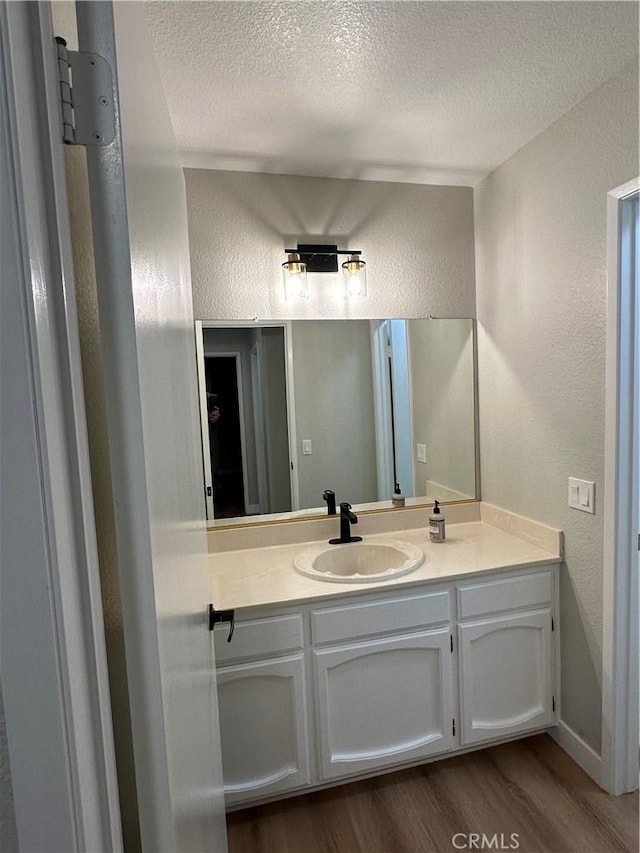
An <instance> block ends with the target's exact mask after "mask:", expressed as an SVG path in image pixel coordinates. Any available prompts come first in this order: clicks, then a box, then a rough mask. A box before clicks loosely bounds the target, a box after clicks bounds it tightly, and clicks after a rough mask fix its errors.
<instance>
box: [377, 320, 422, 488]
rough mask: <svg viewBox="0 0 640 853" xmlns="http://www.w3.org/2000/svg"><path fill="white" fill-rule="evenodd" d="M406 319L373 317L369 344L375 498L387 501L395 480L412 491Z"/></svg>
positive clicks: (401, 486) (409, 389)
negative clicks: (373, 414)
mask: <svg viewBox="0 0 640 853" xmlns="http://www.w3.org/2000/svg"><path fill="white" fill-rule="evenodd" d="M406 326H407V324H406V321H405V320H401V319H390V320H372V321H371V346H372V358H373V383H374V398H375V422H376V458H377V469H378V500H381V501H388V500H389V499H390V498H391V495H392V494H393V490H394V485H395V483H399V485H400V488H401V490H402V492H403V494H404V495H405V497H412V496H413V494H414V477H413V464H412V456H411V452H412V451H411V448H412V441H413V440H412V424H411V388H410V382H409V363H408V347H407V328H406Z"/></svg>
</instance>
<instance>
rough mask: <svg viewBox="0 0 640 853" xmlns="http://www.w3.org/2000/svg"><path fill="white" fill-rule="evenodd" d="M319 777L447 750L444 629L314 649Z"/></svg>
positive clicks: (449, 744)
mask: <svg viewBox="0 0 640 853" xmlns="http://www.w3.org/2000/svg"><path fill="white" fill-rule="evenodd" d="M313 657H314V666H315V678H316V688H317V691H316V695H317V717H318V727H319V735H320V738H319V740H320V755H321V762H320V763H321V772H322V778H323V779H334V778H336V777H339V776H344V775H348V774H350V773H358V772H366V771H369V770H373V769H376V768H378V767H387V766H389V765H393V764H400V763H402V762H404V761H410V760H412V759H416V758H420V757H422V756H425V755H430V754H433V753H438V752H445V751H446V750H448V749H451V747H452V743H453V735H452V722H453V721H452V716H453V715H452V707H453V698H452V695H453V691H452V677H451V648H450V637H449V630H448V629H443V630H439V631H430V632H423V633H420V634H413V635H411V636H403V637H396V638H394V639H391V640H388V639H381V640H373V641H369V642H366V643H357V644H355V643H354V644H350V645H345V646H340V647H339V648H332V649H326V650H321V651H315V652H314V654H313Z"/></svg>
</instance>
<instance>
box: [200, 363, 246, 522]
mask: <svg viewBox="0 0 640 853" xmlns="http://www.w3.org/2000/svg"><path fill="white" fill-rule="evenodd" d="M239 362H240V354H239V353H229V354H220V355H209V356H205V383H206V389H207V414H208V430H209V455H210V459H211V481H212V483H213V506H214V513H215V517H216V518H233V517H234V516H241V515H245V514H246V499H245V495H246V494H247V487H246V486H247V484H246V466H245V465H244V464H243V463H244V459H245V455H246V454H245V444H246V439H245V436H244V430H243V429H242V421H241V418H240V408H241V399H242V396H243V395H242V384H241V383H242V379H241V374H240V371H239Z"/></svg>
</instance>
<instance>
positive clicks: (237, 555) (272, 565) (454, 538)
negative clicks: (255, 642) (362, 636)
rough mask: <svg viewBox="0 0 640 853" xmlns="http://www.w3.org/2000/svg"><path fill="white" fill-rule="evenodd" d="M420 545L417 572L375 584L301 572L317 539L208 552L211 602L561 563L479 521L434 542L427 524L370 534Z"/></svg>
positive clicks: (286, 599)
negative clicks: (303, 557) (300, 558)
mask: <svg viewBox="0 0 640 853" xmlns="http://www.w3.org/2000/svg"><path fill="white" fill-rule="evenodd" d="M366 539H367V541H369V540H376V541H384V540H385V539H400V540H403V541H405V542H410V543H412V544H414V545H419V546H420V547H421V548H422V550H423V551H424V553H425V561H424V563H423V564H422V565H421V566H419V567H418V568H417V569H416V570H415V571H413V572H411V573H409V574H407V575H402V576H400V577H396V578H391V579H390V580H385V581H377V582H372V583H327V582H326V581H321V580H315V579H313V578H310V577H306V576H304V575H301V574H299V573H298V572H297V571H296V570H295V569H294V567H293V560H294V558H295V556H296V555H297V554H298V553H299V552H300V551H303V550H305V549H306V548H308V547H310V546H312V545H316V544H319V543H317V542H307V543H303V544H300V543H297V544H294V545H276V546H271V547H266V548H264V547H263V548H248V549H245V550H236V551H223V552H220V553H216V554H210V555H209V566H210V569H211V578H212V583H213V603H214V606H215V607H216V609H218V610H227V609H240V608H246V607H260V606H265V605H287V604H299V603H302V602H305V601H312V600H313V599H316V598H339V597H343V596H347V595H361V594H362V593H363V592H368V591H369V590H372V589H390V588H392V587H393V588H397V587H406V586H411V585H413V584H418V583H428V582H434V581H448V580H452V579H456V578H459V577H462V576H465V575H471V574H477V573H483V572H490V571H496V570H498V569H505V568H522V567H525V566H535V565H540V564H544V563H559V562H560V561H561V557H560V556H558V554H553V553H551V552H550V551H545V550H543V549H542V548H540V547H538V546H537V545H534V544H531V543H530V542H527V541H526V540H524V539H521V538H519V537H518V536H514V535H513V534H511V533H506V532H505V531H503V530H500V529H498V528H497V527H492V526H491V525H489V524H485V523H483V522H481V521H476V522H471V523H466V524H450V525H448V526H447V538H446V540H445V541H444V542H442V543H431V542H430V541H429V534H428V532H427V531H426V530H425V528H424V527H421V528H419V529H415V530H400V531H397V532H395V533H394V532H390V533H384V534H379V535H372V536H367V537H366Z"/></svg>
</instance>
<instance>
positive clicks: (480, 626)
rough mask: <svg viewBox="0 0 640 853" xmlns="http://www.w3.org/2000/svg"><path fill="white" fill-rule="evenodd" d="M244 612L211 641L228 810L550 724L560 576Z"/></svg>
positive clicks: (542, 571)
mask: <svg viewBox="0 0 640 853" xmlns="http://www.w3.org/2000/svg"><path fill="white" fill-rule="evenodd" d="M327 593H328V594H327V597H326V598H323V599H315V600H314V601H313V602H311V603H307V604H298V605H292V606H290V607H281V608H266V607H264V608H262V607H261V608H254V609H252V610H251V611H240V612H236V628H235V635H234V637H233V641H232V642H231V643H227V642H226V638H227V633H228V628H227V627H226V626H218V627H217V628H216V631H215V633H214V638H215V647H216V660H217V667H218V672H217V678H218V694H219V704H220V727H221V736H222V756H223V771H224V781H225V794H226V798H227V805H228V806H238V805H246V804H249V803H259V802H264V801H266V800H269V799H274V798H275V797H277V796H278V795H279V794H283V793H285V792H295V791H297V792H303V791H304V790H308V789H310V788H314V787H318V786H322V785H327V784H331V783H335V782H336V781H338V780H341V779H349V778H356V777H359V776H365V775H373V774H375V773H376V772H378V771H384V770H385V769H389V768H392V767H401V766H403V765H405V766H406V765H410V764H416V763H418V762H420V761H421V760H427V759H430V758H432V757H434V756H438V755H445V754H446V753H448V752H455V751H456V750H460V749H465V748H469V747H474V746H479V745H481V744H482V743H484V742H492V743H494V742H496V741H498V740H500V739H505V738H511V737H513V736H517V735H519V734H525V733H530V732H534V731H540V730H541V729H544V728H547V727H548V726H551V725H553V724H554V722H555V718H556V711H555V700H554V698H553V696H554V693H555V683H556V667H555V655H556V646H557V632H554V631H553V630H552V618H553V616H554V615H555V612H556V602H557V572H556V567H555V566H541V567H534V568H530V569H518V570H501V571H496V572H492V573H488V574H487V575H474V576H473V577H472V578H469V579H468V580H466V581H455V580H451V581H449V582H447V583H442V582H441V583H436V582H426V583H425V582H422V583H417V584H415V585H413V586H407V587H403V588H402V589H397V588H395V589H393V590H390V589H388V588H387V589H380V588H377V589H375V590H370V591H368V592H366V591H358V593H357V594H356V595H349V596H345V595H344V594H342V595H338V596H335V595H334V596H331V595H330V591H329V590H328V591H327Z"/></svg>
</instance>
